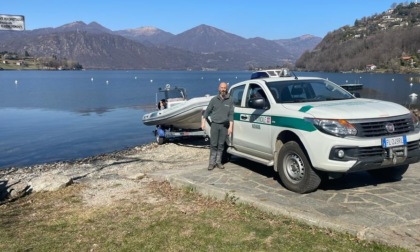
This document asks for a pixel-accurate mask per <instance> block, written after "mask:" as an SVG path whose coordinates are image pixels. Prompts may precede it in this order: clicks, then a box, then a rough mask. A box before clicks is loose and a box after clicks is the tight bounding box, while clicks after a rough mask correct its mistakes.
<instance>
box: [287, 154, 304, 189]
mask: <svg viewBox="0 0 420 252" xmlns="http://www.w3.org/2000/svg"><path fill="white" fill-rule="evenodd" d="M283 169H284V171H285V175H286V177H287V179H288V180H289V181H290V182H292V183H293V184H297V183H299V182H300V181H302V179H303V177H304V176H305V165H304V163H303V160H302V158H301V157H300V156H299V155H297V154H296V153H290V154H289V155H287V157H286V158H285V159H284V162H283Z"/></svg>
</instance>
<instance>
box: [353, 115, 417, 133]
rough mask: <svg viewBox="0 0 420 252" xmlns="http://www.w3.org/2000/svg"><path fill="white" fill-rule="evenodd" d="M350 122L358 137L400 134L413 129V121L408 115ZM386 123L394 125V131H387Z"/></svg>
mask: <svg viewBox="0 0 420 252" xmlns="http://www.w3.org/2000/svg"><path fill="white" fill-rule="evenodd" d="M351 123H352V124H353V125H354V126H355V127H356V129H357V136H359V137H378V136H390V135H400V134H406V133H408V132H410V131H412V130H414V125H413V121H412V119H411V117H410V116H409V115H408V116H407V115H405V116H399V117H390V118H384V119H381V120H374V121H371V120H370V121H354V122H353V121H352V122H351ZM387 124H392V125H393V126H394V132H392V133H389V132H388V130H387V129H386V127H385V126H386V125H387Z"/></svg>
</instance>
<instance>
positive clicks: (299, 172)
mask: <svg viewBox="0 0 420 252" xmlns="http://www.w3.org/2000/svg"><path fill="white" fill-rule="evenodd" d="M277 162H278V165H277V167H278V169H277V170H278V173H279V176H280V180H281V182H282V183H283V185H284V187H286V188H287V189H289V190H290V191H293V192H297V193H308V192H312V191H315V190H316V189H317V188H318V186H319V185H320V184H321V176H320V175H319V174H318V173H317V171H315V170H314V169H313V168H312V165H311V163H310V162H309V160H308V158H307V157H306V154H305V153H304V152H303V151H302V149H301V148H300V146H299V144H298V143H296V142H294V141H290V142H287V143H285V144H284V145H283V147H282V148H281V149H280V151H279V154H278V159H277Z"/></svg>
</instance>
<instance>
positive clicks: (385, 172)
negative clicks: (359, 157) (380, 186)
mask: <svg viewBox="0 0 420 252" xmlns="http://www.w3.org/2000/svg"><path fill="white" fill-rule="evenodd" d="M407 169H408V165H399V166H394V167H388V168H381V169H376V170H369V171H368V173H369V174H370V175H371V176H372V177H374V178H377V179H383V180H401V178H402V175H403V174H404V173H405V172H406V171H407Z"/></svg>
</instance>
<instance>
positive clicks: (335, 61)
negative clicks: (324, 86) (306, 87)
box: [296, 2, 420, 72]
mask: <svg viewBox="0 0 420 252" xmlns="http://www.w3.org/2000/svg"><path fill="white" fill-rule="evenodd" d="M419 38H420V4H418V3H413V2H412V3H410V4H399V5H396V6H395V8H391V9H389V10H387V11H384V12H383V13H380V14H375V15H373V16H370V17H363V18H361V19H358V20H356V21H355V22H354V25H353V26H348V25H347V26H343V27H341V28H339V29H337V30H335V31H332V32H330V33H328V34H327V36H325V37H324V38H323V39H322V41H321V42H320V43H319V44H318V45H317V46H316V47H315V48H314V50H312V51H307V52H305V53H303V54H302V56H301V57H300V58H299V59H298V60H297V61H296V67H298V68H299V69H301V70H306V71H328V72H339V71H366V70H367V69H368V66H372V65H374V66H375V67H377V68H378V69H381V71H388V72H414V71H416V67H418V66H419V65H420V60H419V58H420V40H419ZM370 69H371V67H370ZM417 71H418V70H417Z"/></svg>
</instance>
